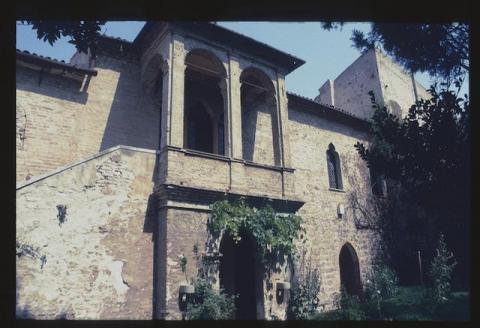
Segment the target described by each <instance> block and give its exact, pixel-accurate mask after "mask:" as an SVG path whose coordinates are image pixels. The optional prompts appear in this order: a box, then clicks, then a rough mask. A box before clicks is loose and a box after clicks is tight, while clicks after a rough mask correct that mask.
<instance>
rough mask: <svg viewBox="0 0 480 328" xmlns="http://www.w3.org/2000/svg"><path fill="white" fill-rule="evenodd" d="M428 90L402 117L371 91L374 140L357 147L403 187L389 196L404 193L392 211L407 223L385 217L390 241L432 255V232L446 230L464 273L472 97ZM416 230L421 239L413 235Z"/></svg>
mask: <svg viewBox="0 0 480 328" xmlns="http://www.w3.org/2000/svg"><path fill="white" fill-rule="evenodd" d="M457 86H459V84H457ZM429 92H430V94H431V99H428V100H421V101H419V102H418V103H417V104H416V105H413V106H412V107H411V108H410V109H409V113H408V115H407V116H406V117H404V118H403V120H399V118H398V117H395V116H394V115H392V114H390V113H389V112H388V110H387V108H385V107H380V106H378V105H375V99H374V98H373V94H371V97H372V103H373V104H374V107H375V113H374V115H373V117H372V121H371V124H370V132H371V135H372V141H371V143H370V145H369V146H368V147H367V146H365V145H364V144H362V143H357V144H356V145H355V147H356V149H357V151H358V153H359V154H360V156H361V157H362V159H364V160H365V161H366V162H367V165H368V166H369V167H371V168H373V169H374V170H376V171H377V172H380V173H381V174H382V175H384V176H385V177H386V178H387V179H388V180H389V181H390V185H394V184H397V186H399V189H397V190H396V194H395V195H391V196H393V197H400V202H399V204H400V206H398V204H397V206H396V208H392V210H393V211H398V210H399V208H400V210H401V212H402V213H403V217H402V218H400V219H401V220H403V221H404V222H400V223H401V224H399V222H398V221H397V222H394V221H392V220H393V219H398V216H397V217H395V214H392V212H393V211H390V213H389V214H388V215H391V217H387V218H386V219H389V220H390V221H387V224H386V228H387V229H386V230H387V231H386V232H388V230H390V237H392V239H393V240H392V241H390V244H391V245H394V247H396V246H395V244H398V245H397V246H398V247H399V248H400V249H402V248H404V249H410V248H412V249H411V250H412V251H413V250H414V249H415V248H416V249H417V250H420V249H422V250H425V251H426V252H427V254H430V256H432V255H433V251H434V249H435V245H434V242H435V241H434V240H433V239H432V238H429V236H432V235H435V234H436V233H437V232H438V231H445V232H447V234H446V238H447V240H449V243H450V244H451V245H452V246H453V248H454V250H455V253H457V254H459V255H460V254H461V255H460V256H459V262H462V266H463V271H464V272H465V273H466V272H467V271H468V270H467V269H466V267H465V265H466V263H467V261H468V243H467V239H468V220H469V206H470V198H469V197H470V194H469V192H470V152H469V144H470V130H469V124H468V122H469V102H468V99H467V98H465V99H463V98H459V97H458V93H456V92H454V91H452V90H448V89H441V90H440V91H437V90H436V88H435V87H432V88H430V90H429ZM390 194H392V193H390ZM397 203H398V202H397ZM390 205H392V203H391V204H389V206H390ZM394 205H395V204H393V205H392V206H393V207H395V206H394ZM397 214H398V213H397ZM415 234H417V235H418V236H417V237H418V238H411V237H414V235H415ZM407 238H408V239H409V240H407ZM387 242H388V241H387ZM412 242H413V243H412ZM410 256H413V254H410ZM460 258H462V260H461V261H460Z"/></svg>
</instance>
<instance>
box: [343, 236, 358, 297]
mask: <svg viewBox="0 0 480 328" xmlns="http://www.w3.org/2000/svg"><path fill="white" fill-rule="evenodd" d="M340 283H341V285H342V286H343V287H344V288H345V291H346V293H347V294H348V295H356V296H358V297H360V298H362V296H363V289H362V282H361V280H360V266H359V264H358V257H357V253H356V252H355V249H354V248H353V247H352V245H350V244H349V243H346V244H345V245H343V247H342V249H341V250H340Z"/></svg>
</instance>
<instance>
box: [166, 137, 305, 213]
mask: <svg viewBox="0 0 480 328" xmlns="http://www.w3.org/2000/svg"><path fill="white" fill-rule="evenodd" d="M159 160H160V163H162V164H161V165H160V166H159V167H160V171H159V177H160V180H159V185H158V186H157V187H160V186H161V185H164V186H165V185H167V186H176V187H178V188H180V189H182V190H186V189H188V190H192V189H195V190H204V191H208V192H213V193H223V194H236V195H239V196H245V197H252V198H256V199H261V198H263V199H272V200H277V201H281V200H284V201H293V202H301V201H300V200H299V199H298V198H297V196H296V195H295V179H294V171H295V170H294V169H293V168H286V167H280V166H270V165H263V164H258V163H253V162H249V161H245V160H243V159H232V158H229V157H225V156H222V155H217V154H210V153H205V152H201V151H196V150H189V149H183V148H178V147H172V146H166V147H164V149H163V150H162V151H161V152H160V158H159ZM180 189H179V190H180ZM301 203H302V204H303V202H301Z"/></svg>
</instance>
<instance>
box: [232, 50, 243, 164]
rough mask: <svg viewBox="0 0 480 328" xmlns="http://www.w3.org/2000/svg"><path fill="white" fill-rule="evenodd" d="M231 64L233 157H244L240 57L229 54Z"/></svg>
mask: <svg viewBox="0 0 480 328" xmlns="http://www.w3.org/2000/svg"><path fill="white" fill-rule="evenodd" d="M229 66H230V76H229V79H230V113H231V119H230V125H231V126H230V131H231V138H232V140H231V141H230V146H231V149H232V152H231V153H232V155H231V156H232V157H233V158H239V159H241V158H242V157H243V151H242V108H241V105H242V104H241V98H240V97H241V93H240V87H241V84H240V74H241V73H242V72H241V69H240V64H239V61H238V58H236V57H235V56H233V55H230V56H229Z"/></svg>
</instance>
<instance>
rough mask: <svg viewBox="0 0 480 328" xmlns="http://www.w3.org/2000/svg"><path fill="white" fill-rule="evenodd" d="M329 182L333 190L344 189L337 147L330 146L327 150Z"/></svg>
mask: <svg viewBox="0 0 480 328" xmlns="http://www.w3.org/2000/svg"><path fill="white" fill-rule="evenodd" d="M327 169H328V182H329V184H330V188H332V189H343V183H342V172H341V169H340V157H339V156H338V153H337V152H336V151H335V146H333V144H330V145H329V146H328V150H327Z"/></svg>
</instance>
